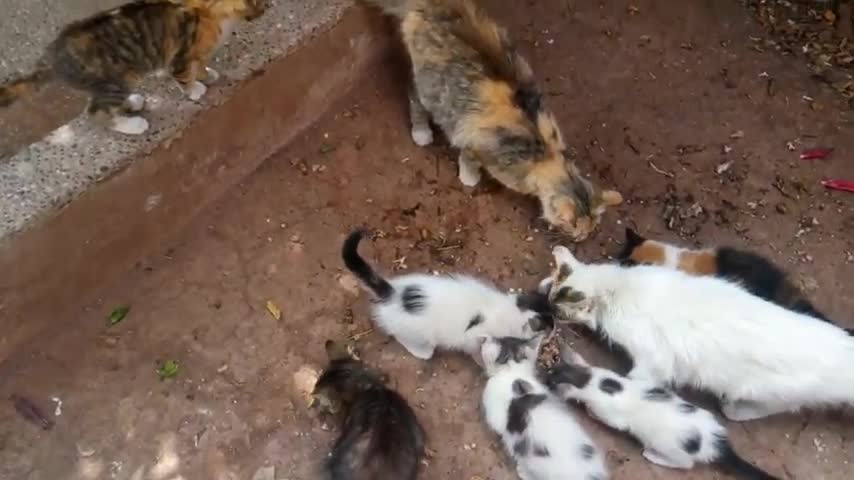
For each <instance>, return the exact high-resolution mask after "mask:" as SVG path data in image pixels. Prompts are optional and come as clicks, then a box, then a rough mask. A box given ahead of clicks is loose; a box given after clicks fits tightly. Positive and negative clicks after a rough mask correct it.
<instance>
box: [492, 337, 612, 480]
mask: <svg viewBox="0 0 854 480" xmlns="http://www.w3.org/2000/svg"><path fill="white" fill-rule="evenodd" d="M541 339H542V337H537V338H534V339H531V340H521V339H518V338H482V339H481V341H482V342H483V346H482V348H481V350H482V355H483V364H484V368H485V370H486V373H487V375H489V381H488V382H487V383H486V387H485V388H484V390H483V399H482V402H483V412H484V416H485V418H486V423H487V424H488V425H489V427H490V428H491V429H492V430H493V431H494V432H495V433H497V434H498V435H500V436H501V440H502V442H503V443H504V447H505V448H506V449H507V452H509V453H510V455H512V457H513V460H514V461H515V462H516V472H517V473H518V474H519V478H521V479H522V480H607V479H608V478H609V476H608V471H607V470H606V469H605V460H604V456H603V455H602V452H601V451H600V450H599V449H597V448H596V446H595V444H594V443H593V440H592V439H591V438H590V436H589V435H587V432H585V431H584V430H583V429H582V428H581V425H579V424H578V422H576V420H575V418H574V417H573V415H572V413H571V412H570V411H569V408H568V407H567V406H566V405H565V404H564V403H563V402H562V401H561V400H560V399H558V398H556V397H555V396H554V395H552V394H551V393H549V391H548V388H546V386H545V385H543V384H542V383H541V382H540V381H539V380H538V379H537V374H536V359H537V351H538V349H539V344H540V341H541Z"/></svg>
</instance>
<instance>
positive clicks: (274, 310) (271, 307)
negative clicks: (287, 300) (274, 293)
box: [266, 300, 282, 320]
mask: <svg viewBox="0 0 854 480" xmlns="http://www.w3.org/2000/svg"><path fill="white" fill-rule="evenodd" d="M266 306H267V311H268V312H269V313H270V316H272V317H273V318H275V319H276V320H281V319H282V310H281V309H280V308H279V306H278V305H276V304H275V303H273V301H272V300H267V305H266Z"/></svg>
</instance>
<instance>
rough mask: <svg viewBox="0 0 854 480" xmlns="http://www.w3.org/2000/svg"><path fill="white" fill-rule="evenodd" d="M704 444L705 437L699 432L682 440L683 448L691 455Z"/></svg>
mask: <svg viewBox="0 0 854 480" xmlns="http://www.w3.org/2000/svg"><path fill="white" fill-rule="evenodd" d="M702 445H703V437H701V436H700V434H699V432H697V433H694V434H693V435H691V436H690V437H688V438H685V439H683V440H682V449H683V450H685V453H689V454H691V455H694V454H695V453H697V452H699V451H700V447H701V446H702Z"/></svg>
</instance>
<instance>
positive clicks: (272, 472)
mask: <svg viewBox="0 0 854 480" xmlns="http://www.w3.org/2000/svg"><path fill="white" fill-rule="evenodd" d="M252 480H276V467H274V466H272V465H270V466H269V467H261V468H259V469H258V470H256V471H255V475H252Z"/></svg>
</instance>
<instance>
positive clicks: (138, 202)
mask: <svg viewBox="0 0 854 480" xmlns="http://www.w3.org/2000/svg"><path fill="white" fill-rule="evenodd" d="M16 2H17V0H16ZM22 3H23V2H22ZM44 3H45V4H48V5H49V4H58V3H61V2H54V1H51V2H44ZM68 3H72V4H77V6H78V7H79V10H74V11H73V12H70V11H66V13H69V14H72V13H80V14H81V15H79V16H83V15H85V14H86V13H88V12H89V11H94V10H86V9H87V8H88V9H91V8H92V7H97V8H104V7H105V4H109V3H111V2H91V1H88V2H87V1H75V2H68ZM112 3H116V2H112ZM309 3H310V5H309ZM350 6H351V5H350V2H346V1H328V2H299V1H278V2H275V7H273V8H272V9H271V10H269V11H268V12H267V13H266V14H265V15H264V16H263V17H261V19H259V20H258V21H256V22H253V23H251V24H247V25H244V26H243V29H242V30H240V31H239V32H237V34H236V35H235V37H234V38H233V39H232V40H231V41H230V42H229V44H228V45H227V46H226V47H225V48H224V49H223V51H222V52H221V53H220V54H219V55H218V56H217V59H216V61H215V63H214V68H216V69H217V70H218V71H219V72H220V73H221V74H223V77H224V78H223V79H222V80H221V83H220V84H218V85H217V86H216V88H212V89H211V91H209V92H208V95H206V97H204V98H203V100H202V101H201V102H200V103H198V104H197V103H193V102H190V101H188V100H186V99H183V98H181V97H180V96H179V92H178V91H177V88H176V87H174V86H170V82H168V81H164V80H163V79H159V80H158V79H152V81H151V83H150V85H146V93H147V96H148V98H149V100H153V102H152V103H153V105H154V108H153V111H152V112H150V113H148V114H147V116H148V118H149V120H150V122H151V124H152V130H151V131H150V132H149V133H148V134H146V135H144V136H141V137H138V138H132V137H131V138H129V137H121V136H119V135H118V134H114V133H112V132H107V131H104V130H101V129H99V128H98V127H96V126H94V125H92V124H91V122H87V121H86V119H85V117H83V116H77V114H78V113H79V112H80V109H81V108H82V106H83V105H84V99H83V98H82V97H81V96H80V95H79V94H74V93H73V92H71V93H69V91H68V90H64V89H62V88H50V89H47V91H44V92H42V93H40V94H39V95H38V96H37V97H35V98H33V99H31V100H30V101H26V102H19V103H17V104H15V105H13V106H12V107H11V108H9V109H6V110H5V111H0V132H3V133H2V136H0V140H2V143H0V153H2V152H9V151H11V152H14V153H12V154H11V155H10V156H8V157H7V158H2V159H0V199H2V202H0V362H2V360H3V359H4V358H6V357H7V355H8V354H9V352H10V351H12V350H13V349H14V348H15V347H16V346H18V345H20V344H21V343H22V342H26V341H28V340H29V339H31V338H33V337H34V336H36V335H38V333H39V332H40V331H43V330H44V329H45V328H49V327H51V326H60V325H62V318H63V312H64V311H67V309H68V308H70V307H71V306H73V305H75V304H76V303H77V302H79V300H80V299H82V298H86V297H87V296H90V295H92V294H93V293H94V292H95V291H96V290H97V289H98V288H99V287H101V286H103V285H105V284H108V283H110V282H111V281H113V280H115V279H116V278H117V277H118V276H120V275H122V273H124V272H126V271H127V270H128V269H129V268H130V267H131V266H132V265H133V264H134V262H135V261H136V260H137V259H139V258H140V257H141V256H143V255H145V254H146V253H149V252H151V251H152V250H153V249H155V248H157V246H159V245H161V244H163V242H164V241H166V240H167V239H169V238H170V237H172V236H174V235H175V234H176V233H177V232H179V231H180V230H181V228H182V227H183V226H185V225H186V224H187V222H188V221H189V220H190V219H192V218H193V217H194V216H195V215H196V214H197V213H199V211H200V210H202V209H203V208H204V207H205V206H207V205H208V204H210V203H211V202H212V201H214V200H215V199H217V198H218V197H219V196H220V195H221V194H222V193H224V192H225V191H226V190H227V189H228V188H229V187H231V186H233V185H234V184H235V183H237V182H238V181H239V180H241V179H242V178H244V177H245V176H246V175H248V174H249V173H251V172H252V171H253V170H254V169H255V168H256V167H258V166H259V165H260V164H261V162H262V161H263V160H264V159H265V158H267V157H268V156H270V155H271V154H272V153H274V152H275V151H277V150H279V149H281V148H282V147H283V146H285V145H286V144H287V143H288V142H290V141H291V140H292V139H293V138H295V137H296V136H297V135H298V134H299V133H300V132H301V131H303V130H304V129H305V128H306V127H308V126H309V125H311V124H312V123H313V122H314V121H315V120H316V119H317V118H319V116H320V115H321V114H322V113H323V112H324V111H325V110H326V108H327V107H328V106H329V105H330V104H331V103H332V102H334V101H335V100H336V99H337V98H340V97H341V96H342V95H344V94H346V93H347V92H348V91H349V89H350V87H351V86H352V85H353V84H354V83H356V82H357V80H358V79H359V78H360V76H361V75H362V74H363V72H365V71H366V69H368V68H370V67H371V66H372V65H377V63H378V62H379V61H380V60H381V59H382V58H383V57H384V55H385V52H386V51H387V46H388V44H389V41H388V38H389V36H388V35H387V33H388V32H389V30H388V29H387V28H385V26H386V25H385V24H384V23H383V22H382V20H381V19H380V18H378V17H377V16H376V15H371V14H368V13H365V12H364V11H363V10H362V9H361V8H358V7H354V8H348V7H350ZM43 7H44V6H39V7H32V8H31V9H30V13H34V12H33V9H34V8H43ZM28 8H30V7H29V6H28ZM13 10H14V9H13ZM79 16H78V17H76V18H79ZM13 17H14V15H13ZM26 18H28V17H27V16H26V15H23V14H21V15H19V20H18V22H12V23H21V22H24V21H26ZM51 18H52V20H55V21H52V22H49V23H50V27H51V29H54V27H55V26H56V25H59V24H61V23H64V22H61V21H60V20H61V19H59V18H53V17H51ZM72 18H75V17H72ZM72 18H68V19H67V20H71V19H72ZM67 20H66V21H67ZM15 34H17V32H16V31H7V30H6V29H3V32H2V36H6V37H7V38H0V44H4V45H7V44H11V43H10V42H12V43H14V39H13V38H11V37H14V35H15ZM10 35H11V37H10ZM43 40H44V42H43V43H46V42H47V41H49V40H50V36H48V35H45V36H44V39H43ZM27 48H32V49H35V48H37V46H36V45H34V44H30V45H28V46H27ZM25 52H26V54H25ZM35 53H36V51H35V50H33V51H30V50H26V49H25V50H22V51H20V52H17V53H16V54H15V55H12V56H11V57H9V58H13V59H15V60H16V64H15V65H14V66H12V65H10V63H11V60H7V62H6V64H4V65H3V67H2V69H0V78H6V77H8V76H9V75H10V72H11V71H12V70H13V69H14V70H20V71H25V70H26V68H27V67H28V66H29V65H30V64H31V62H30V63H28V62H27V61H26V60H28V59H32V58H34V55H35ZM18 61H20V62H21V63H23V64H26V66H22V65H19V64H17V62H18ZM58 127H62V128H61V129H60V130H59V131H58V132H55V133H51V132H52V131H53V130H55V129H56V128H58ZM69 131H70V132H72V133H69Z"/></svg>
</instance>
